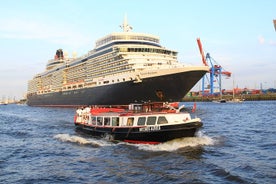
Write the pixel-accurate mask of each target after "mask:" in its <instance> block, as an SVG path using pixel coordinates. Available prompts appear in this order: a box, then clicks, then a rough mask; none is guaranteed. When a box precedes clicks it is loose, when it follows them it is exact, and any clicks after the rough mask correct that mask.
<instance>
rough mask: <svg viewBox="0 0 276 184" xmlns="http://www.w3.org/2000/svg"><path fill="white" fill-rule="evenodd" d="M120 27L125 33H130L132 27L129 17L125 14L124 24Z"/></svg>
mask: <svg viewBox="0 0 276 184" xmlns="http://www.w3.org/2000/svg"><path fill="white" fill-rule="evenodd" d="M120 27H121V28H122V29H123V31H124V32H130V31H131V30H132V27H131V26H130V25H129V24H128V23H127V15H126V14H125V17H124V22H123V24H122V25H120Z"/></svg>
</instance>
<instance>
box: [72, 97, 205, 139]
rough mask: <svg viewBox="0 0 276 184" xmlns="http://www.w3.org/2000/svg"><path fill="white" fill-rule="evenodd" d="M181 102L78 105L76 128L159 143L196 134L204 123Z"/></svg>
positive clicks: (97, 133) (89, 132)
mask: <svg viewBox="0 0 276 184" xmlns="http://www.w3.org/2000/svg"><path fill="white" fill-rule="evenodd" d="M178 106H179V103H163V102H155V103H145V104H130V105H128V107H127V108H125V106H121V107H99V106H94V107H92V106H90V107H86V108H80V109H77V111H76V115H75V117H74V123H75V126H76V130H80V131H82V132H85V133H88V134H89V135H92V136H99V137H105V138H108V139H109V140H111V141H124V142H129V143H142V144H159V143H162V142H166V141H169V140H173V139H176V138H182V137H194V136H195V133H196V132H197V130H198V129H199V128H200V127H202V122H201V119H200V118H191V115H190V113H189V112H183V109H184V106H181V107H178Z"/></svg>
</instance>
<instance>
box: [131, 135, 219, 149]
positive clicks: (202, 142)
mask: <svg viewBox="0 0 276 184" xmlns="http://www.w3.org/2000/svg"><path fill="white" fill-rule="evenodd" d="M215 143H216V141H215V140H214V139H212V138H211V137H208V136H205V135H203V133H202V132H198V135H197V137H185V138H179V139H174V140H171V141H168V142H164V143H161V144H157V145H149V144H136V145H135V146H137V147H138V149H140V150H145V151H169V152H171V151H177V150H179V149H181V148H187V147H190V148H191V147H198V146H212V145H215Z"/></svg>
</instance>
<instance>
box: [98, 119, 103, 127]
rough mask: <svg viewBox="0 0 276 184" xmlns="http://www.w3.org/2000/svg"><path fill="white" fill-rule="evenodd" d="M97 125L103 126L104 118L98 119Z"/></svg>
mask: <svg viewBox="0 0 276 184" xmlns="http://www.w3.org/2000/svg"><path fill="white" fill-rule="evenodd" d="M97 125H99V126H101V125H103V117H97Z"/></svg>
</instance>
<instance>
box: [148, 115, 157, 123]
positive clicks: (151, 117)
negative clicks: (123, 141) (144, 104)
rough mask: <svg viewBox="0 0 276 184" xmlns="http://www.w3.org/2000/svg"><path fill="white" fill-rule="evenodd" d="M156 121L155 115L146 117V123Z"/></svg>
mask: <svg viewBox="0 0 276 184" xmlns="http://www.w3.org/2000/svg"><path fill="white" fill-rule="evenodd" d="M155 122H156V117H155V116H150V117H148V119H147V125H155Z"/></svg>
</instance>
